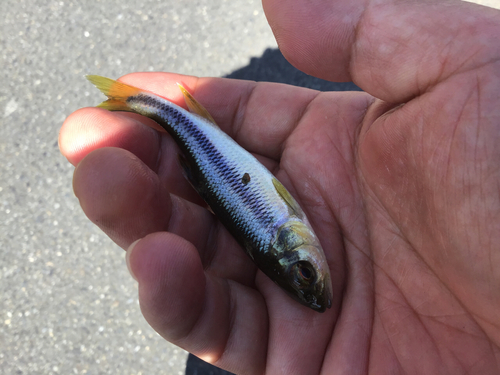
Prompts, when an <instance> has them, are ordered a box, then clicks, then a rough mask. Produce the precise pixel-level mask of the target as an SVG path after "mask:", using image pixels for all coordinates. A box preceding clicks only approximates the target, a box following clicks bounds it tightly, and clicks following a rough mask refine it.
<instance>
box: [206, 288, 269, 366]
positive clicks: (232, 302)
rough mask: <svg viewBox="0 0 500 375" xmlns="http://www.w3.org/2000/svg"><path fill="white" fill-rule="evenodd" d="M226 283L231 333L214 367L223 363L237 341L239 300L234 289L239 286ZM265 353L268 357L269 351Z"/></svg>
mask: <svg viewBox="0 0 500 375" xmlns="http://www.w3.org/2000/svg"><path fill="white" fill-rule="evenodd" d="M226 283H227V286H228V292H229V293H228V295H229V297H228V300H229V303H228V305H229V329H228V332H229V334H228V335H227V339H226V342H225V344H224V347H223V350H222V353H221V354H220V356H219V357H218V358H217V359H216V360H215V361H214V362H213V363H212V364H214V365H217V364H218V363H219V362H221V361H222V360H223V359H224V357H225V356H226V357H227V355H228V354H227V353H228V349H231V343H232V342H233V341H234V340H235V336H234V334H235V332H234V331H235V330H234V324H235V321H236V316H237V313H236V312H237V310H238V299H237V298H235V293H234V291H233V289H234V288H235V286H237V284H236V283H235V282H234V281H231V280H228V281H227V282H226ZM250 293H251V292H250ZM264 304H265V300H264ZM265 353H266V356H267V349H266V350H265ZM229 355H230V354H229ZM263 363H267V359H264V361H263Z"/></svg>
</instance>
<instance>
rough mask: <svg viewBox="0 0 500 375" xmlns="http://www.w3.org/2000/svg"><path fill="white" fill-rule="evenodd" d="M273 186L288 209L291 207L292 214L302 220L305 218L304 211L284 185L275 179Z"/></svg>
mask: <svg viewBox="0 0 500 375" xmlns="http://www.w3.org/2000/svg"><path fill="white" fill-rule="evenodd" d="M273 185H274V188H275V189H276V191H277V192H278V194H279V195H280V196H281V198H283V200H284V201H285V202H286V204H287V205H288V207H290V210H291V212H292V213H293V214H295V216H297V217H298V218H300V219H301V218H302V217H303V216H304V214H303V211H302V209H301V208H300V206H299V204H298V203H297V201H296V200H295V199H294V198H293V197H292V195H291V194H290V193H289V192H288V190H286V188H285V187H284V186H283V184H282V183H281V182H279V181H278V179H277V178H276V177H273Z"/></svg>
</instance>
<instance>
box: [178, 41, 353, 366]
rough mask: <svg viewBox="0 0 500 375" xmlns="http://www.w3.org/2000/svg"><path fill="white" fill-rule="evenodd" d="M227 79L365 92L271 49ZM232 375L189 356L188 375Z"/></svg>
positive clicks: (326, 89)
mask: <svg viewBox="0 0 500 375" xmlns="http://www.w3.org/2000/svg"><path fill="white" fill-rule="evenodd" d="M225 78H235V79H245V80H251V81H266V82H278V83H286V84H289V85H294V86H301V87H307V88H310V89H314V90H321V91H361V89H360V88H359V87H358V86H356V85H355V84H354V83H352V82H329V81H325V80H322V79H319V78H315V77H311V76H309V75H307V74H305V73H303V72H301V71H300V70H298V69H296V68H294V67H293V66H292V65H291V64H290V63H289V62H288V61H287V60H286V59H285V58H284V57H283V55H282V54H281V52H280V51H279V50H278V49H267V50H266V51H264V54H263V55H262V56H261V57H258V58H255V57H254V58H252V59H251V60H250V63H249V64H248V65H247V66H245V67H243V68H240V69H238V70H235V71H234V72H232V73H230V74H228V75H226V76H225ZM231 374H232V373H230V372H227V371H224V370H221V369H219V368H217V367H215V366H212V365H210V364H208V363H206V362H205V361H203V360H201V359H199V358H198V357H196V356H194V355H192V354H189V356H188V360H187V363H186V373H185V375H231Z"/></svg>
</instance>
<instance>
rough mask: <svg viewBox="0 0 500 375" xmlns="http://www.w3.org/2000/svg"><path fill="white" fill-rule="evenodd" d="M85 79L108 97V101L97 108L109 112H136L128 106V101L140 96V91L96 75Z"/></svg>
mask: <svg viewBox="0 0 500 375" xmlns="http://www.w3.org/2000/svg"><path fill="white" fill-rule="evenodd" d="M85 77H86V78H87V79H88V80H89V81H90V82H91V83H93V84H94V85H95V87H97V88H98V89H99V90H101V92H102V93H103V94H104V95H106V96H107V97H108V100H106V101H104V102H102V103H101V104H99V105H98V106H97V107H99V108H104V109H107V110H108V111H128V112H134V111H133V110H132V109H131V108H130V106H129V105H128V103H127V99H128V98H130V97H133V96H136V95H138V94H140V93H141V90H140V89H138V88H137V87H134V86H130V85H126V84H125V83H122V82H118V81H115V80H114V79H111V78H106V77H101V76H96V75H87V76H85Z"/></svg>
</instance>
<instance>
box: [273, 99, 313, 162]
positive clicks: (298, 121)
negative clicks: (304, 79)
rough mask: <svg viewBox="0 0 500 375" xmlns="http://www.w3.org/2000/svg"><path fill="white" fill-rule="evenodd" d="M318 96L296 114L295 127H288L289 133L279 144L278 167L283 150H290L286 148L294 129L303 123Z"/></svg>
mask: <svg viewBox="0 0 500 375" xmlns="http://www.w3.org/2000/svg"><path fill="white" fill-rule="evenodd" d="M320 94H321V92H320V91H317V92H316V95H315V96H314V97H313V98H311V100H309V102H308V103H307V105H305V106H303V110H302V111H301V112H299V113H298V114H297V117H296V119H295V120H294V121H293V124H295V126H293V127H290V131H289V132H288V134H287V135H286V138H285V140H284V142H281V150H280V153H279V154H280V155H281V158H280V160H279V161H280V165H281V159H282V158H283V153H284V152H285V150H287V149H290V147H288V143H289V142H291V141H290V139H291V138H293V133H294V132H295V131H296V129H298V128H300V126H301V123H303V121H304V118H305V116H306V115H307V114H308V112H309V110H310V108H311V106H312V104H313V102H314V101H315V100H316V98H318V96H319V95H320Z"/></svg>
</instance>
